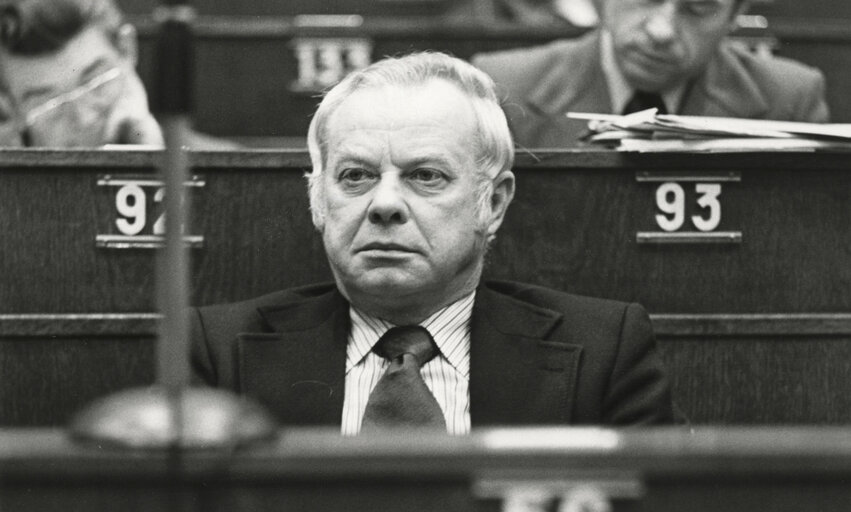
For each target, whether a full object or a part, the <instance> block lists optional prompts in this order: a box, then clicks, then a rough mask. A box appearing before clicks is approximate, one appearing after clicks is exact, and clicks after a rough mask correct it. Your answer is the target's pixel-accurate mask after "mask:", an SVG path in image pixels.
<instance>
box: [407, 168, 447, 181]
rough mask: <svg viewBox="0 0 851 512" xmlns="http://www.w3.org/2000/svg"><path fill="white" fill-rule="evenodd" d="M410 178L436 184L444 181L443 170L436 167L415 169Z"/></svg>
mask: <svg viewBox="0 0 851 512" xmlns="http://www.w3.org/2000/svg"><path fill="white" fill-rule="evenodd" d="M409 177H410V179H412V180H414V181H417V182H419V183H427V184H435V183H438V182H442V181H444V178H445V176H444V175H443V173H442V172H440V171H436V170H434V169H415V170H414V171H412V172H411V174H410V175H409Z"/></svg>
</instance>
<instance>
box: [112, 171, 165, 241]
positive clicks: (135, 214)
mask: <svg viewBox="0 0 851 512" xmlns="http://www.w3.org/2000/svg"><path fill="white" fill-rule="evenodd" d="M163 197H165V189H163V188H158V189H157V191H156V192H155V193H154V202H155V203H161V202H162V200H163ZM115 208H116V209H117V210H118V213H119V214H121V217H120V218H118V219H115V226H116V227H117V228H118V231H120V232H121V234H123V235H127V236H134V235H138V234H139V233H141V232H142V230H143V229H145V224H146V223H147V221H148V211H147V209H148V206H147V195H146V194H145V190H144V189H143V188H142V187H140V186H139V185H134V184H129V185H124V186H123V187H121V188H119V189H118V192H117V193H116V194H115ZM164 233H165V217H164V215H162V214H161V215H160V216H159V217H158V218H157V220H156V221H155V222H154V225H153V234H154V235H162V234H164Z"/></svg>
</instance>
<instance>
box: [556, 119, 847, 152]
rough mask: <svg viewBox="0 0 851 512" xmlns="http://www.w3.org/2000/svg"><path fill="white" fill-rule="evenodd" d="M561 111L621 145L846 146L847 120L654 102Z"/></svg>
mask: <svg viewBox="0 0 851 512" xmlns="http://www.w3.org/2000/svg"><path fill="white" fill-rule="evenodd" d="M567 117H569V118H571V119H582V120H586V121H588V128H589V130H590V133H591V135H590V137H589V141H590V142H592V143H595V144H600V145H604V146H608V147H614V148H616V149H619V150H621V151H637V152H654V151H691V152H735V151H761V150H771V151H784V150H786V151H802V150H811V151H815V150H819V149H845V150H851V124H816V123H799V122H790V121H765V120H759V119H739V118H733V117H702V116H675V115H667V114H665V115H660V114H657V113H656V109H655V108H653V109H649V110H643V111H641V112H636V113H634V114H629V115H625V116H619V115H612V114H588V113H580V112H568V113H567Z"/></svg>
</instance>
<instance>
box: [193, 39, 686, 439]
mask: <svg viewBox="0 0 851 512" xmlns="http://www.w3.org/2000/svg"><path fill="white" fill-rule="evenodd" d="M308 146H309V148H310V157H311V162H312V164H313V171H312V173H311V174H310V176H309V194H310V208H311V211H312V214H313V224H314V226H315V227H316V229H317V230H318V231H319V233H320V234H321V236H322V240H323V243H324V247H325V252H326V255H327V257H328V262H329V264H330V267H331V270H332V274H333V275H334V283H327V284H318V285H314V286H306V287H302V288H296V289H290V290H283V291H279V292H275V293H272V294H269V295H265V296H263V297H258V298H254V299H250V300H246V301H242V302H238V303H233V304H224V305H214V306H205V307H200V308H196V309H195V310H194V311H193V314H192V323H193V328H192V333H193V336H192V363H193V369H194V372H195V376H196V378H197V379H198V380H200V381H202V382H204V383H206V384H209V385H212V386H217V387H222V388H226V389H231V390H235V391H238V392H241V393H244V394H247V395H250V396H252V397H254V398H255V399H257V400H259V401H260V402H261V403H262V404H263V405H265V406H266V407H267V408H268V409H269V410H270V411H271V412H272V413H274V415H275V416H276V417H277V418H278V420H279V421H280V422H281V423H282V424H284V425H289V426H293V425H327V426H335V427H337V428H340V430H341V433H343V434H345V435H354V434H358V433H361V432H363V431H373V430H374V429H380V428H387V427H391V426H400V427H401V426H407V427H430V428H436V429H439V430H442V431H445V432H448V433H450V434H466V433H468V432H470V429H471V428H475V427H477V426H486V425H539V424H555V425H566V424H607V425H630V424H657V423H668V422H671V421H672V420H673V413H672V406H671V397H670V389H669V385H668V380H667V377H666V375H665V372H664V370H663V368H662V364H661V361H660V360H659V357H658V354H657V352H656V348H655V341H654V338H653V332H652V328H651V324H650V320H649V318H648V316H647V313H646V312H645V311H644V309H642V308H641V307H640V306H639V305H637V304H626V303H620V302H614V301H607V300H601V299H591V298H587V297H579V296H575V295H570V294H567V293H563V292H559V291H555V290H551V289H547V288H543V287H539V286H531V285H525V284H520V283H514V282H482V281H481V275H482V269H483V266H484V259H485V254H486V252H487V249H488V246H489V244H490V243H491V242H492V241H493V240H494V238H495V237H496V234H497V231H498V229H499V227H500V225H501V224H502V220H503V218H504V216H505V213H506V211H507V209H508V205H509V203H510V202H511V199H512V197H513V196H514V175H513V173H512V171H511V168H512V164H513V159H514V147H513V143H512V140H511V135H510V133H509V130H508V125H507V122H506V119H505V115H504V114H503V111H502V110H501V108H500V106H499V102H498V100H497V97H496V94H495V92H494V89H493V82H492V81H491V80H490V79H489V78H488V77H487V75H485V74H484V73H482V72H481V71H480V70H478V69H476V68H474V67H473V66H471V65H470V64H468V63H467V62H464V61H462V60H459V59H455V58H451V57H449V56H447V55H443V54H431V53H421V54H414V55H410V56H406V57H402V58H398V59H385V60H383V61H379V62H376V63H374V64H372V65H371V66H369V67H367V68H365V69H363V70H359V71H355V72H354V73H352V74H351V75H349V76H348V77H347V78H345V79H343V81H342V82H341V83H340V84H338V85H336V86H335V87H334V88H333V89H331V90H330V92H329V93H328V94H327V95H326V96H325V98H324V99H323V100H322V103H321V104H320V106H319V108H318V110H317V112H316V114H315V115H314V117H313V119H312V121H311V125H310V130H309V133H308ZM282 264H286V262H282Z"/></svg>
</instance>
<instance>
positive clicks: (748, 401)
mask: <svg viewBox="0 0 851 512" xmlns="http://www.w3.org/2000/svg"><path fill="white" fill-rule="evenodd" d="M192 160H193V161H194V163H195V167H194V170H193V172H194V173H195V174H196V175H198V176H200V177H201V178H202V179H203V181H204V186H203V187H197V188H193V189H191V190H192V191H191V192H190V194H191V196H192V199H193V202H194V206H195V210H194V213H193V216H192V219H191V222H190V226H189V228H188V231H187V232H188V233H190V234H195V235H203V237H204V242H203V247H201V248H198V249H193V250H192V251H191V253H192V257H193V269H192V284H193V296H192V300H193V303H195V304H209V303H213V302H222V301H232V300H239V299H243V298H248V297H251V296H256V295H259V294H262V293H265V292H268V291H272V290H275V289H280V288H284V287H289V286H294V285H299V284H306V283H310V282H315V281H317V280H328V279H330V273H329V271H328V269H327V263H326V260H325V256H324V251H323V249H322V245H321V241H320V240H319V237H318V235H317V234H316V233H315V232H314V230H313V228H312V226H311V224H310V214H309V211H308V207H307V199H306V197H305V183H304V178H303V174H304V172H305V170H307V169H308V168H309V162H308V159H307V156H306V155H305V154H304V153H303V152H242V153H200V154H197V153H196V154H193V155H192ZM153 162H154V155H151V154H148V153H143V152H142V153H140V152H52V151H37V152H35V151H34V152H29V151H5V152H0V168H2V170H0V185H2V186H0V213H2V214H0V236H2V239H3V240H4V250H3V251H2V253H0V270H2V272H3V275H4V286H2V287H0V370H2V375H4V390H3V394H2V395H0V411H2V413H0V423H2V424H7V425H40V424H50V425H55V424H61V423H62V422H63V421H65V418H66V417H67V412H68V411H70V410H74V409H75V408H76V406H79V405H82V404H83V403H85V402H86V401H87V400H88V399H89V398H90V397H91V396H93V395H94V394H97V393H102V392H106V391H108V390H109V389H112V388H118V387H124V386H129V385H140V384H145V383H148V382H150V379H151V378H152V374H153V371H152V369H151V367H150V366H146V365H149V364H150V361H151V354H152V347H151V346H150V343H151V340H152V336H153V335H154V334H155V332H156V328H155V319H154V317H153V316H152V315H153V313H154V307H155V306H154V300H153V296H154V275H153V267H154V253H155V251H154V250H151V249H107V248H100V247H96V245H95V238H96V235H98V234H104V233H114V232H115V220H116V218H117V217H118V214H117V212H116V209H115V195H116V190H117V187H105V186H98V185H97V181H98V176H102V175H104V174H110V175H111V176H125V175H135V176H140V175H141V176H149V177H152V176H153V173H152V172H153V171H152V170H153ZM847 165H848V164H847V158H846V154H844V153H834V154H800V153H788V154H787V153H781V154H741V155H738V154H737V155H720V156H719V155H715V156H711V155H700V156H697V155H655V156H654V155H650V156H628V155H622V154H615V153H606V152H559V153H540V154H538V155H535V156H534V157H532V156H530V155H521V156H520V157H519V158H518V164H517V166H516V174H517V183H518V193H517V196H516V199H515V202H514V204H513V205H512V206H511V207H510V210H509V213H508V218H507V220H506V223H505V225H504V226H503V229H502V231H501V232H500V234H499V236H498V238H497V240H496V242H495V244H494V246H493V249H492V252H491V254H490V255H489V258H488V264H487V268H486V275H487V276H489V277H496V278H510V279H516V280H520V281H528V282H532V283H538V284H541V285H546V286H551V287H554V288H558V289H563V290H566V291H571V292H575V293H582V294H588V295H595V296H602V297H609V298H614V299H621V300H634V301H639V302H641V303H643V304H644V305H645V306H646V307H647V309H648V310H649V312H650V313H651V315H652V319H653V321H654V325H655V327H656V330H657V333H658V334H659V337H660V341H661V347H662V355H663V358H664V359H665V361H666V362H667V363H668V364H669V367H670V369H671V373H672V379H673V383H674V393H675V396H676V398H677V401H678V402H679V404H680V405H681V407H682V408H683V409H684V410H685V411H686V412H687V413H688V415H689V416H690V417H691V419H692V420H693V421H694V422H696V423H733V424H739V423H763V422H779V423H847V422H851V404H848V403H846V402H847V399H846V397H848V396H851V393H849V391H851V387H849V386H851V385H849V381H848V378H847V375H848V374H849V368H848V366H849V363H848V361H851V357H849V356H851V354H849V353H848V351H849V347H851V344H849V343H851V313H849V311H851V294H849V293H848V290H849V289H851V266H849V265H848V264H847V262H848V261H849V255H851V232H849V229H848V226H849V224H848V219H851V172H849V171H848V167H847ZM731 170H733V171H735V172H737V173H739V175H740V177H741V179H740V181H737V182H730V183H722V187H723V188H722V193H721V195H720V196H719V198H720V201H721V208H722V216H721V221H720V223H719V225H718V229H719V230H738V231H741V233H742V241H741V243H740V244H732V245H723V244H701V245H642V244H638V243H637V242H636V232H638V231H646V230H657V231H658V230H659V228H658V227H657V226H656V224H655V223H656V221H655V219H654V216H655V215H656V213H657V210H656V206H655V193H654V191H655V188H656V187H658V186H659V183H648V182H640V181H637V179H636V177H637V176H643V175H644V173H646V172H667V173H675V174H677V175H684V174H688V173H692V174H694V173H697V175H698V176H705V177H707V178H711V177H712V176H717V175H718V174H719V172H721V171H724V172H727V171H731ZM693 185H694V184H693V183H692V182H682V186H683V187H684V189H686V192H687V193H686V202H687V203H690V202H691V201H693V200H694V199H695V196H694V195H693V194H692V192H691V190H692V188H691V187H693ZM149 193H150V190H149ZM149 195H150V194H149ZM150 207H151V209H152V211H151V212H150V215H149V219H148V220H149V223H150V222H153V219H155V218H156V216H157V212H156V211H155V205H153V203H151V206H150ZM690 208H691V207H690ZM688 213H689V214H691V213H692V211H689V212H688ZM698 213H700V212H698ZM57 337H58V338H57ZM101 343H103V344H105V345H101ZM113 343H115V344H116V345H115V346H110V345H111V344H113ZM119 346H120V347H123V348H118V347H119ZM48 347H59V348H48ZM110 358H115V359H114V361H115V366H114V368H110V370H115V373H107V374H106V375H105V376H103V377H102V378H101V377H93V376H91V375H88V374H86V373H85V371H83V369H82V366H80V365H84V364H85V363H84V362H85V361H104V360H111V359H110ZM62 361H74V363H73V364H74V365H75V366H74V368H77V370H79V371H77V370H73V371H70V372H66V371H65V368H63V367H62V366H61V362H62ZM98 364H99V363H98ZM16 372H17V373H16ZM13 375H17V376H16V377H14V379H15V382H16V383H18V384H16V385H15V386H14V387H10V386H7V385H6V384H5V379H6V378H7V376H8V378H12V377H11V376H13ZM25 376H29V377H28V378H24V377H25ZM63 386H64V387H63ZM56 389H61V391H62V392H63V393H64V394H61V395H57V394H55V393H54V390H56ZM21 394H22V395H21ZM22 396H23V398H22ZM57 397H59V398H57ZM53 400H59V402H60V405H59V406H56V405H51V402H52V401H53ZM22 404H23V405H22Z"/></svg>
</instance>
